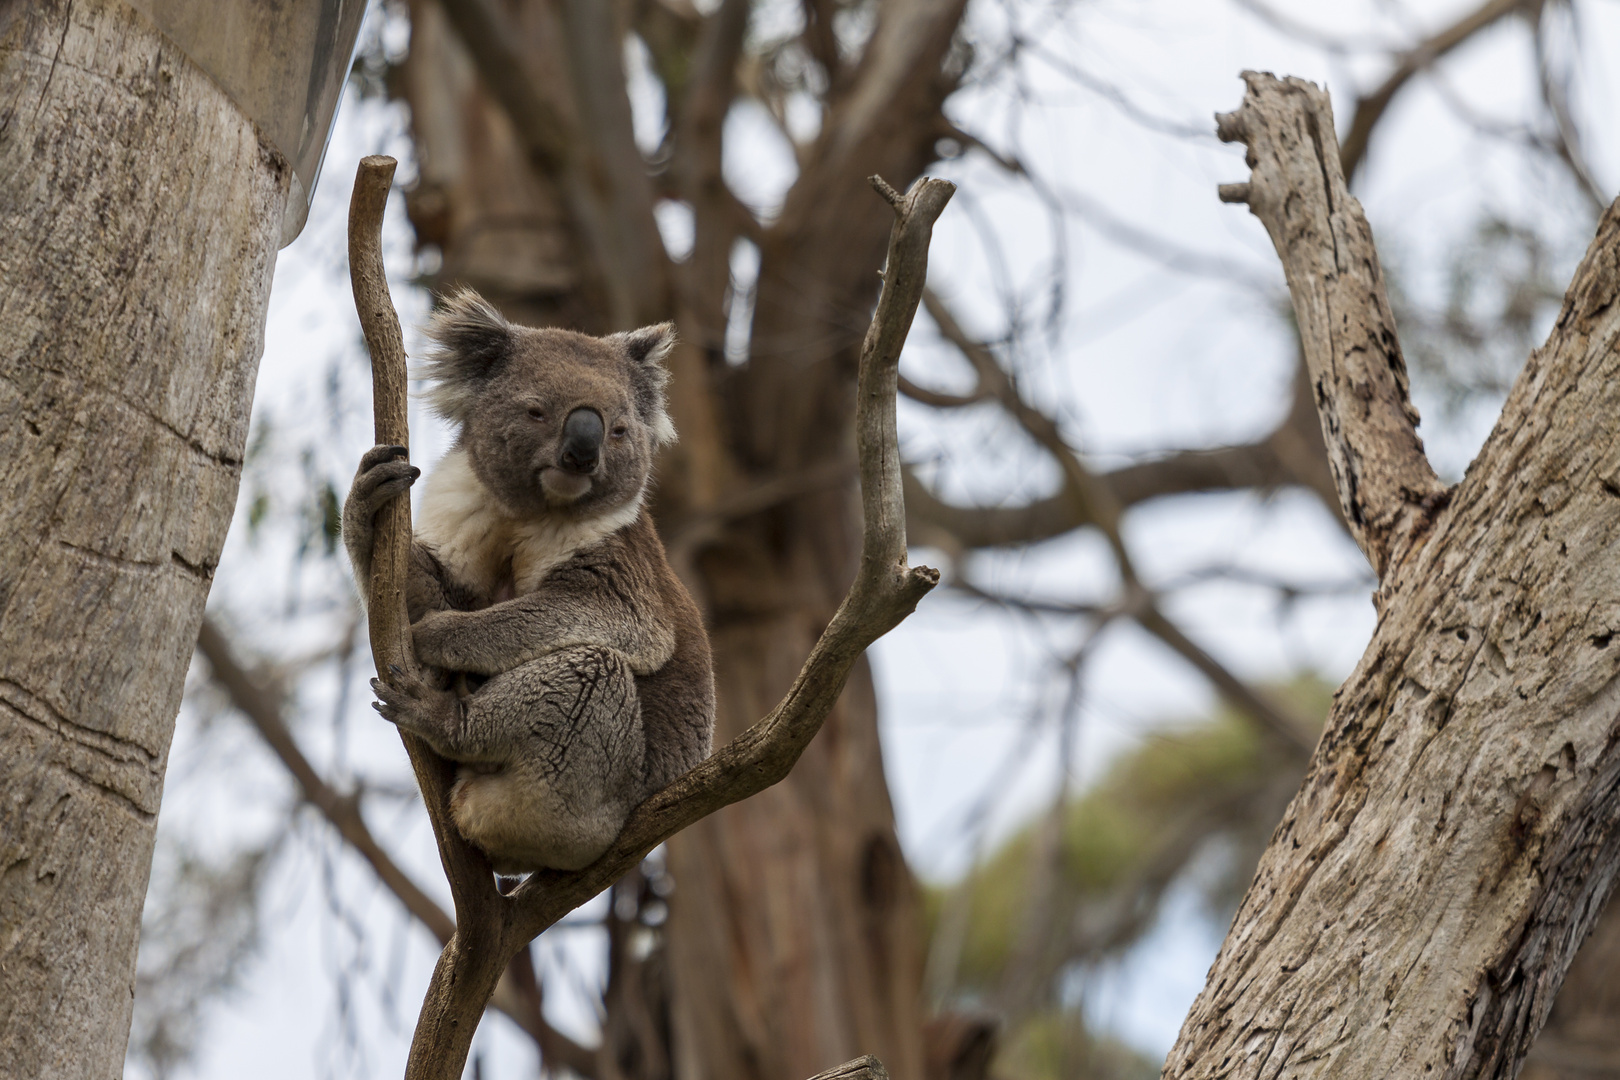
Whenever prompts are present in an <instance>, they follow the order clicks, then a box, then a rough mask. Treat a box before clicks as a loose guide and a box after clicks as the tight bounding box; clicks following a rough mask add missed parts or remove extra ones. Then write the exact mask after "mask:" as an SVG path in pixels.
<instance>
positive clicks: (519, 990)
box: [197, 618, 596, 1077]
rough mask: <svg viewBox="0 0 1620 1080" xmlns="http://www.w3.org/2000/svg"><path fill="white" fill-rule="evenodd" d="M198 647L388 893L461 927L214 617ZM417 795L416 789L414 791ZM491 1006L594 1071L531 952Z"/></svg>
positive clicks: (438, 922)
mask: <svg viewBox="0 0 1620 1080" xmlns="http://www.w3.org/2000/svg"><path fill="white" fill-rule="evenodd" d="M197 651H198V652H200V653H202V655H203V658H204V659H205V660H207V661H208V669H209V673H210V674H211V675H212V676H213V679H214V681H215V682H216V683H218V684H219V685H220V687H221V688H222V689H224V691H225V693H226V694H227V695H228V696H229V697H230V699H231V704H232V705H234V706H235V707H236V709H237V711H238V712H240V713H241V714H242V715H243V716H245V717H247V720H248V722H249V723H250V724H252V725H253V728H254V730H255V731H257V732H258V733H259V736H260V737H261V738H262V739H264V741H265V744H266V745H267V746H269V747H270V750H271V752H273V753H274V754H275V755H276V757H277V758H278V759H279V760H280V761H281V764H282V765H283V766H284V767H285V768H286V769H287V771H288V772H289V773H291V774H292V777H293V779H294V780H295V781H296V782H297V784H298V790H299V794H300V795H302V797H303V799H304V801H305V802H307V803H309V804H310V805H311V806H313V807H315V808H316V809H317V810H319V811H320V812H321V814H322V815H323V816H324V817H325V818H326V820H327V821H328V822H329V823H331V825H332V826H333V828H335V829H337V831H338V835H339V836H341V837H342V838H343V839H344V840H345V841H347V842H348V844H349V846H350V847H352V848H354V850H355V852H356V853H357V854H358V855H359V856H360V857H361V858H362V859H364V860H365V861H366V863H367V865H369V866H370V867H371V869H372V870H373V871H374V872H375V873H376V875H377V879H378V880H379V881H381V882H382V884H383V885H384V887H386V888H387V889H388V891H389V892H391V893H393V894H394V896H395V898H396V899H398V900H399V902H400V903H401V904H403V905H404V906H405V910H406V911H408V912H410V914H412V915H414V916H415V917H416V918H417V919H418V920H419V921H420V922H421V923H422V925H423V926H425V927H427V930H428V932H429V933H430V934H432V935H433V936H434V937H435V938H437V939H438V941H439V944H440V945H443V944H444V943H445V942H447V941H449V940H450V936H451V935H452V934H454V933H455V930H456V924H455V920H453V919H452V918H451V917H450V914H449V912H447V911H445V910H444V909H443V908H442V907H440V906H439V905H438V904H437V903H435V902H434V901H433V898H432V897H430V896H428V895H427V893H425V892H423V891H422V889H421V887H420V886H418V885H417V884H416V882H414V881H412V880H411V878H410V876H409V875H408V874H406V873H405V871H404V870H402V869H400V866H399V864H398V863H396V862H395V861H394V860H393V857H392V856H390V855H389V854H388V852H386V851H384V850H383V847H382V845H381V844H379V843H378V842H377V838H376V836H375V835H373V833H372V831H371V829H370V827H369V826H367V825H366V821H365V817H364V816H363V815H362V814H361V813H360V791H359V790H358V789H357V790H355V791H352V792H349V793H347V794H345V793H343V792H340V791H338V790H337V789H336V788H334V787H333V786H332V785H331V784H329V783H327V781H326V780H325V779H324V778H323V777H322V776H321V775H320V773H319V772H318V771H317V770H316V769H315V766H314V765H312V764H311V763H310V761H309V759H308V758H307V757H305V756H304V752H303V751H302V750H301V749H299V746H298V741H297V740H296V739H295V738H294V737H293V733H292V731H291V730H289V729H288V727H287V725H286V723H285V722H284V721H283V720H282V707H283V705H282V701H281V699H280V696H279V695H277V694H276V693H275V692H274V691H272V690H270V689H268V688H267V687H265V686H264V685H263V684H262V683H261V682H260V681H259V680H258V679H255V678H254V677H253V676H252V675H251V674H249V673H248V672H247V670H246V669H244V668H243V667H242V665H241V664H239V663H238V662H237V660H236V657H235V655H234V652H233V650H232V649H231V645H230V642H229V641H227V640H226V639H225V635H224V634H222V633H221V632H220V630H219V627H218V626H216V625H215V624H214V621H213V620H212V619H208V618H205V619H203V624H202V629H201V631H200V632H199V633H198V635H197ZM412 794H414V792H413V793H412ZM490 1005H491V1007H493V1008H495V1009H496V1010H498V1011H500V1012H503V1013H505V1014H506V1015H507V1016H508V1017H510V1018H511V1019H512V1021H513V1022H514V1023H516V1024H517V1025H518V1026H519V1027H520V1028H522V1029H523V1030H524V1031H526V1032H528V1033H529V1036H530V1037H531V1038H533V1039H534V1041H535V1043H536V1044H537V1045H538V1046H539V1047H540V1053H541V1056H542V1057H543V1058H544V1060H546V1061H549V1062H556V1063H558V1064H561V1065H566V1066H567V1067H568V1068H570V1069H572V1070H574V1071H575V1072H577V1073H579V1074H580V1075H581V1076H584V1077H591V1076H594V1075H595V1068H596V1065H595V1062H596V1055H595V1053H594V1052H593V1051H591V1050H590V1049H589V1048H588V1047H584V1046H581V1045H580V1044H579V1043H577V1042H575V1041H574V1040H573V1039H571V1038H569V1037H568V1036H567V1035H565V1034H563V1033H562V1032H560V1031H558V1030H557V1029H555V1028H553V1027H552V1026H551V1025H550V1024H549V1023H547V1022H546V1019H545V1016H544V1014H543V1013H542V1012H541V1010H540V989H539V984H538V982H537V980H536V979H535V976H534V967H533V963H532V961H531V960H530V958H529V954H528V953H527V951H525V952H522V953H519V954H518V956H517V957H515V958H514V960H513V963H512V965H511V966H510V968H509V969H508V971H507V972H506V973H505V974H503V975H502V977H501V981H500V983H499V984H498V985H497V986H496V988H495V994H494V996H493V997H492V998H491V999H490Z"/></svg>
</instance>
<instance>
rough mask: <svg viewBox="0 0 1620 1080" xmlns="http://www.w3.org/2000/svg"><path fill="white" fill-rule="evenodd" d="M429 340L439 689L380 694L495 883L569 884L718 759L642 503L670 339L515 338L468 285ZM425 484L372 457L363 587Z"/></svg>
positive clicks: (426, 500)
mask: <svg viewBox="0 0 1620 1080" xmlns="http://www.w3.org/2000/svg"><path fill="white" fill-rule="evenodd" d="M427 336H428V337H429V338H430V339H431V340H432V341H433V343H434V348H433V350H432V352H431V353H430V354H429V356H428V357H427V359H426V365H425V370H424V372H423V374H424V375H425V376H426V378H427V379H428V381H429V383H430V386H431V389H430V390H429V392H428V395H427V396H428V399H429V402H430V404H431V405H432V407H433V408H434V410H435V411H436V412H438V413H439V414H440V415H441V416H443V417H444V418H445V419H446V420H448V421H450V423H452V424H453V425H455V426H456V428H457V429H458V434H457V436H456V440H455V444H454V446H453V448H452V449H451V450H450V451H449V453H448V454H446V455H445V457H444V459H443V460H442V461H441V462H440V463H439V464H438V466H437V467H436V468H435V469H434V470H433V472H432V473H431V474H430V475H429V476H428V478H427V480H426V482H425V483H424V485H423V491H422V497H421V506H420V510H419V512H418V518H417V523H416V527H415V530H414V532H415V537H414V542H413V544H412V550H411V566H410V575H409V580H408V586H407V606H408V609H409V614H410V619H411V624H412V625H411V630H412V636H413V640H414V643H415V647H416V655H417V657H418V659H419V660H420V661H421V663H422V665H423V666H424V669H425V671H426V676H425V677H424V678H423V679H422V680H415V679H412V678H410V677H408V676H406V674H405V673H404V672H403V671H400V670H398V669H395V670H393V671H392V672H391V673H390V678H389V679H388V680H387V681H386V682H385V681H382V680H377V679H373V680H372V684H371V685H372V689H373V691H374V692H375V693H376V695H377V698H378V699H379V700H378V701H376V702H374V703H373V707H374V708H376V709H377V710H378V711H379V712H381V713H382V715H383V716H384V717H386V718H387V719H388V720H390V721H392V722H393V723H394V724H396V725H398V726H399V727H400V728H401V729H403V730H405V731H409V732H411V733H413V734H415V735H418V736H420V737H421V738H423V739H425V740H426V741H427V743H428V744H429V745H430V746H432V747H433V749H434V750H435V751H437V752H438V753H439V754H440V755H441V756H443V757H445V758H448V759H450V760H452V761H455V762H457V763H459V765H458V769H457V778H456V781H455V784H454V786H453V787H452V788H451V793H450V813H451V817H452V819H453V820H454V822H455V825H456V828H457V829H459V830H460V831H461V834H462V835H463V836H465V837H466V838H467V839H468V840H470V841H472V842H473V843H474V844H476V845H478V847H480V848H482V849H483V850H484V852H485V853H487V854H488V856H489V858H490V861H491V863H492V864H493V866H494V868H495V870H496V872H497V873H502V874H518V873H524V872H527V871H532V870H536V869H540V868H545V867H550V868H555V869H559V870H577V869H579V868H581V867H584V866H587V865H589V864H590V863H592V862H593V861H595V860H596V858H597V857H598V856H600V855H601V854H602V853H603V852H604V851H606V850H607V848H608V846H609V845H610V844H612V842H613V841H614V839H615V838H617V836H618V834H619V830H620V828H621V827H622V826H623V825H624V821H625V818H626V817H627V816H628V815H629V813H630V811H631V809H633V808H634V807H635V806H636V805H637V804H638V803H640V802H641V801H642V800H643V799H645V798H646V797H647V796H648V795H650V794H652V793H653V792H654V791H657V790H658V789H659V788H661V787H663V786H664V785H665V784H667V783H669V781H671V780H673V779H674V778H675V777H677V776H679V775H680V774H681V773H683V772H685V771H686V770H688V769H690V768H691V767H692V766H694V765H696V764H697V763H698V762H700V761H702V760H703V759H704V758H705V757H707V756H708V754H709V745H710V739H711V737H712V732H713V729H714V675H713V668H712V664H711V660H710V655H709V643H708V638H707V636H706V635H705V633H704V630H703V622H702V618H701V616H700V615H699V613H698V609H697V605H696V604H694V603H693V601H692V598H691V596H690V595H689V594H688V593H687V591H686V589H685V587H684V586H682V584H681V582H680V580H679V579H678V578H677V577H676V576H675V573H674V572H673V571H672V570H671V569H670V566H669V562H668V560H667V559H666V558H665V555H664V548H663V544H662V543H661V542H660V541H659V539H658V534H657V532H656V531H654V529H653V524H652V521H651V519H650V517H649V516H648V513H647V509H646V506H645V502H646V496H647V487H648V483H649V481H650V477H651V472H652V463H653V455H654V452H655V451H656V450H657V449H658V448H660V447H661V446H664V445H666V444H667V443H669V442H671V441H673V440H674V438H675V429H674V427H673V425H672V424H671V423H670V420H669V416H668V414H667V412H666V411H665V404H664V383H665V381H666V379H667V374H666V372H665V370H664V367H663V359H664V357H665V355H666V354H667V353H668V352H669V350H670V348H671V347H672V345H673V343H674V328H673V327H672V326H671V325H670V324H668V323H665V324H663V325H659V326H650V327H646V328H644V329H641V330H635V331H631V332H629V333H621V334H612V335H610V336H608V337H590V336H587V335H585V334H578V333H573V332H571V331H567V330H556V329H535V328H531V327H524V326H516V325H513V324H511V323H509V322H507V321H506V319H504V318H503V317H502V316H501V315H500V313H499V312H497V311H496V310H495V309H494V308H493V307H492V306H490V305H489V304H488V303H487V302H486V301H485V300H484V299H483V298H481V297H480V296H479V295H478V294H477V293H475V292H472V291H471V290H466V291H462V292H459V293H456V294H455V295H453V296H451V297H449V298H448V299H447V300H445V301H444V302H443V303H442V306H441V307H440V309H439V311H438V312H437V313H436V314H435V315H434V317H433V319H432V321H431V322H430V323H429V324H428V326H427ZM420 475H421V474H420V472H419V471H418V470H417V469H416V468H415V466H413V465H411V464H410V463H409V461H407V460H406V458H405V454H404V450H403V448H402V447H397V446H378V447H374V448H372V449H371V450H370V451H368V452H367V453H366V454H365V455H364V456H363V457H362V458H361V459H360V468H359V472H358V473H357V474H356V475H355V478H354V484H353V486H352V487H351V488H350V491H349V496H348V499H347V501H346V502H345V504H344V510H343V537H344V545H345V547H346V549H347V551H348V554H349V558H350V561H351V562H352V563H353V566H354V570H355V573H356V574H357V576H358V578H359V580H360V581H362V582H365V581H368V580H369V579H370V572H371V552H372V543H373V530H374V524H373V519H374V517H375V515H376V513H377V511H378V510H379V509H380V508H381V507H382V506H384V505H385V504H386V503H388V502H389V501H390V500H391V499H394V498H397V497H398V496H399V495H400V494H401V493H403V492H404V491H405V490H406V489H407V488H409V487H410V486H412V484H413V483H414V482H415V481H416V479H417V477H418V476H420ZM363 591H364V590H362V592H363Z"/></svg>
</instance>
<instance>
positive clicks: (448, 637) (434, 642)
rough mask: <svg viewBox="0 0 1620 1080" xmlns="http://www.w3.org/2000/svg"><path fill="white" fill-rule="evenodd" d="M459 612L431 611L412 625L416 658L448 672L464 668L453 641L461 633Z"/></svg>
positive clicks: (463, 658) (412, 639)
mask: <svg viewBox="0 0 1620 1080" xmlns="http://www.w3.org/2000/svg"><path fill="white" fill-rule="evenodd" d="M462 618H463V616H462V613H461V612H459V611H430V612H428V613H427V614H426V615H423V616H422V617H421V618H420V619H417V620H416V621H415V622H414V623H412V624H411V642H412V643H413V644H414V645H415V646H416V658H417V659H418V660H420V661H422V663H424V664H426V665H427V666H428V667H436V668H444V669H445V670H447V671H463V670H467V668H466V667H465V665H464V664H463V663H462V661H463V660H465V657H462V656H460V655H459V651H458V650H457V649H456V648H455V643H456V642H457V641H458V640H460V639H461V637H462V636H463V635H462V634H461V633H460V632H459V631H460V623H461V622H462Z"/></svg>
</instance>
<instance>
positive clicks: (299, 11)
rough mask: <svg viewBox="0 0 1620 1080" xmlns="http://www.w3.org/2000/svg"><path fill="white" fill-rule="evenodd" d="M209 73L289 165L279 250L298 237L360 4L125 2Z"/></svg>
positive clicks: (335, 0) (351, 0)
mask: <svg viewBox="0 0 1620 1080" xmlns="http://www.w3.org/2000/svg"><path fill="white" fill-rule="evenodd" d="M127 2H128V3H129V4H130V5H131V6H132V7H134V8H135V9H136V10H138V11H140V12H142V13H143V14H145V15H146V16H147V17H148V18H150V19H151V20H152V22H153V23H155V24H156V26H157V28H158V29H159V30H161V31H162V32H163V34H164V35H165V36H167V37H168V38H169V39H170V40H171V41H173V42H174V43H175V44H176V45H178V46H179V47H180V49H181V51H183V52H184V53H185V54H186V56H187V57H189V58H190V59H191V61H192V62H193V63H194V64H196V65H197V66H198V67H200V68H202V69H203V71H205V72H207V73H208V75H209V76H210V77H211V78H212V79H213V80H214V81H215V82H216V83H218V84H219V86H220V88H221V89H222V90H224V91H225V93H226V94H227V95H228V96H229V97H230V99H231V100H232V101H234V102H235V103H236V106H237V108H239V109H241V110H242V112H243V113H245V114H246V115H247V117H248V118H249V119H250V120H252V121H253V122H254V123H255V124H257V125H258V127H259V131H260V132H261V133H262V134H263V136H264V138H265V139H267V140H268V141H269V142H270V143H271V144H272V145H273V146H275V148H276V149H277V150H279V151H280V152H281V154H282V156H283V157H285V158H286V159H287V161H288V163H289V164H290V165H291V166H292V172H293V176H292V190H291V191H290V192H289V193H288V196H287V209H286V211H285V212H284V213H283V215H282V219H281V246H282V247H286V246H287V245H288V244H290V243H292V241H293V239H294V238H295V237H296V236H297V235H298V234H299V232H300V231H302V230H303V228H304V219H305V218H307V217H308V216H309V200H310V196H311V194H312V193H313V192H314V190H315V179H316V177H318V176H319V175H320V171H321V159H322V158H324V157H325V156H326V141H327V139H328V138H329V137H330V136H331V134H332V118H333V116H334V115H335V114H336V113H337V106H338V99H339V97H341V96H342V93H343V81H344V79H345V78H347V77H348V74H349V65H350V63H351V62H352V60H353V58H354V47H355V42H356V40H357V39H358V38H359V36H360V19H361V17H362V16H363V15H365V12H366V4H365V0H279V2H276V3H267V2H266V0H127Z"/></svg>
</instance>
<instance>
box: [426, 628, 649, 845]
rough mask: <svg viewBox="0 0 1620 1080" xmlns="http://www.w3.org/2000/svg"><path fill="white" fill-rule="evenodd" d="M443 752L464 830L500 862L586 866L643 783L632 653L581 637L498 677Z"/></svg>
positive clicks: (476, 698)
mask: <svg viewBox="0 0 1620 1080" xmlns="http://www.w3.org/2000/svg"><path fill="white" fill-rule="evenodd" d="M462 710H463V716H462V722H461V724H460V725H459V730H458V731H456V732H455V733H454V734H453V735H452V736H451V737H450V738H449V739H448V740H447V741H446V745H445V751H446V752H447V756H449V757H452V758H454V759H456V760H459V761H463V762H468V763H469V764H468V765H467V766H466V767H464V768H463V769H462V770H461V775H460V778H459V779H458V780H457V781H456V785H455V788H454V789H453V790H452V792H451V796H450V809H451V816H452V817H453V819H454V820H455V822H456V826H457V828H459V829H460V830H461V833H462V835H463V836H465V837H467V839H469V840H471V841H472V842H473V843H475V844H477V845H478V846H479V847H481V848H483V849H484V850H485V851H486V852H487V853H488V854H489V856H490V860H491V862H493V863H494V865H495V869H496V870H497V871H501V872H508V873H512V872H521V871H526V870H534V869H537V868H539V867H542V866H546V867H553V868H555V869H559V870H574V869H579V868H580V867H584V866H588V865H590V864H591V863H592V862H594V861H595V860H596V858H597V857H598V856H599V855H601V854H602V852H604V851H606V850H607V847H608V845H609V844H611V843H612V842H613V840H614V839H615V838H616V837H617V836H618V835H619V829H620V827H621V826H623V824H624V819H625V818H626V817H627V816H628V815H629V813H630V810H631V809H632V808H633V807H634V806H635V804H636V802H637V801H638V800H639V798H640V795H641V790H640V788H641V773H642V759H643V756H644V744H643V738H642V724H641V702H640V699H639V697H638V696H637V694H636V682H635V676H634V673H633V672H632V671H631V670H630V665H629V662H628V661H627V660H626V659H625V657H624V656H623V655H622V654H620V653H618V652H616V651H615V650H612V649H605V648H601V647H599V646H575V647H573V648H568V649H561V650H558V651H557V652H554V653H549V654H547V655H545V656H542V657H540V658H539V659H536V660H532V661H530V662H529V663H527V664H523V665H522V666H520V667H517V668H514V669H512V670H511V671H508V672H504V673H502V674H500V675H496V676H494V677H492V678H491V679H490V680H489V681H488V682H486V683H485V684H484V685H483V686H481V687H480V688H479V689H478V691H477V692H476V693H474V694H473V695H472V696H471V697H469V698H467V699H466V700H465V701H464V702H463V703H462Z"/></svg>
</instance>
